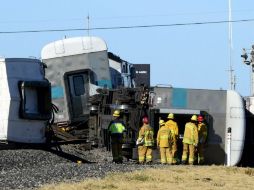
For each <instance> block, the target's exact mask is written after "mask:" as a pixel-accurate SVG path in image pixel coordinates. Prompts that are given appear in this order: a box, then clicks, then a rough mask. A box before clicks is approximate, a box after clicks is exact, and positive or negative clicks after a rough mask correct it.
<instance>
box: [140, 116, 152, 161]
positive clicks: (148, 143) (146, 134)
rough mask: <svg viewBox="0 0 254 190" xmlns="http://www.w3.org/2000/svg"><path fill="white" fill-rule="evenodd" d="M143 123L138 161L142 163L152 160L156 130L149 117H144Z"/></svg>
mask: <svg viewBox="0 0 254 190" xmlns="http://www.w3.org/2000/svg"><path fill="white" fill-rule="evenodd" d="M142 122H143V125H142V127H141V128H140V130H139V135H138V140H137V145H138V161H139V163H140V164H143V163H145V162H146V163H151V162H152V150H153V149H152V148H153V146H154V132H153V129H152V128H151V127H150V125H149V121H148V118H147V117H144V118H143V120H142Z"/></svg>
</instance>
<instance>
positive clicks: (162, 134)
mask: <svg viewBox="0 0 254 190" xmlns="http://www.w3.org/2000/svg"><path fill="white" fill-rule="evenodd" d="M172 143H173V135H172V133H171V131H170V129H169V128H168V127H166V126H165V125H163V126H161V128H160V129H159V131H158V134H157V146H159V147H161V148H168V147H171V146H172Z"/></svg>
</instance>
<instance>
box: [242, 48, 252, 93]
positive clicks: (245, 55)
mask: <svg viewBox="0 0 254 190" xmlns="http://www.w3.org/2000/svg"><path fill="white" fill-rule="evenodd" d="M248 54H249V55H250V59H248V58H249V56H248ZM241 57H242V58H243V63H244V64H246V65H250V66H251V83H250V96H254V45H252V47H251V50H250V51H249V53H248V52H247V51H246V49H245V48H243V51H242V55H241Z"/></svg>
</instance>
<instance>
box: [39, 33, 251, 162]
mask: <svg viewBox="0 0 254 190" xmlns="http://www.w3.org/2000/svg"><path fill="white" fill-rule="evenodd" d="M41 57H42V60H43V62H45V63H46V65H47V67H48V68H47V69H46V77H47V78H48V79H49V81H50V82H51V83H52V101H53V103H54V104H55V105H56V106H57V107H58V109H59V111H58V112H57V113H56V114H55V116H56V117H55V121H54V129H55V132H57V131H58V132H59V129H61V130H60V131H62V132H63V131H64V132H65V133H66V132H67V133H68V134H71V135H72V136H68V135H66V138H68V137H75V138H77V137H78V138H79V139H83V140H85V141H86V143H91V144H94V145H97V146H107V147H109V144H110V143H109V138H108V135H107V134H108V131H107V127H108V124H109V121H110V120H111V119H112V113H113V111H114V110H116V109H119V110H121V115H122V119H123V120H124V122H125V123H126V126H127V133H126V135H125V139H124V144H123V149H124V152H125V156H126V157H127V158H133V157H135V152H136V146H135V140H136V139H137V135H138V130H139V127H140V125H141V123H140V122H141V119H142V117H143V116H144V115H148V116H149V118H150V122H151V125H152V127H153V128H154V130H155V134H156V132H157V131H158V128H159V127H158V121H159V118H163V119H166V116H167V114H168V113H170V112H171V113H174V114H175V117H176V121H177V122H178V123H179V131H180V134H181V135H182V134H183V131H184V125H185V123H186V122H187V121H189V119H190V117H191V115H192V114H202V115H204V116H205V119H206V122H207V123H208V126H209V133H208V134H209V135H208V141H207V147H206V152H205V158H206V162H207V163H208V164H228V165H237V164H239V163H241V161H242V160H243V159H242V158H243V156H242V155H243V154H244V155H245V156H244V157H245V158H248V157H249V152H247V153H246V151H245V152H244V148H246V147H247V145H249V143H246V135H245V132H246V129H249V128H250V125H249V123H250V122H248V120H247V119H248V118H249V117H246V110H245V105H244V101H243V99H242V97H241V96H240V95H239V94H238V93H236V92H234V91H227V90H205V89H204V90H199V89H183V88H169V87H136V88H134V87H133V86H132V87H131V88H128V87H124V85H122V86H121V85H113V80H112V76H111V75H110V73H111V74H112V72H111V71H110V65H109V60H108V54H107V46H106V43H105V42H104V41H103V40H101V39H100V38H96V37H82V38H70V39H64V40H59V41H55V42H52V43H50V44H48V45H46V46H45V47H44V48H43V50H42V55H41ZM117 68H118V67H117ZM119 68H120V67H119ZM111 70H112V69H111ZM115 70H117V69H116V67H115ZM131 73H134V70H132V71H131ZM119 76H122V75H119ZM130 77H131V76H130ZM116 81H118V80H116ZM112 87H115V88H112ZM246 118H247V119H246ZM246 123H247V125H246ZM62 132H61V134H60V136H62V137H61V138H63V136H64V135H65V134H64V133H62ZM178 144H179V147H180V149H179V157H180V156H181V144H182V143H181V138H180V140H179V143H178ZM250 147H251V146H250ZM249 149H250V148H249Z"/></svg>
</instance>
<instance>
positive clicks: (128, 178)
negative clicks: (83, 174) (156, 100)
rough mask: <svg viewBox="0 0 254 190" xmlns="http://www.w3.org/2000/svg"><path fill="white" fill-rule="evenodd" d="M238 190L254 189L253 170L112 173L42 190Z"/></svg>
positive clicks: (217, 168)
mask: <svg viewBox="0 0 254 190" xmlns="http://www.w3.org/2000/svg"><path fill="white" fill-rule="evenodd" d="M74 189H75V190H83V189H86V190H98V189H109V190H111V189H112V190H141V189H142V190H143V189H153V190H165V189H174V190H175V189H178V190H181V189H188V190H204V189H205V190H214V189H219V190H228V189H230V190H239V189H254V169H252V168H238V167H224V166H165V168H163V169H146V170H141V171H135V172H131V173H111V174H108V175H107V176H106V177H105V178H103V179H87V180H85V181H83V182H80V183H75V184H74V183H73V184H71V183H61V184H51V185H46V186H44V187H42V188H41V190H74Z"/></svg>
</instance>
